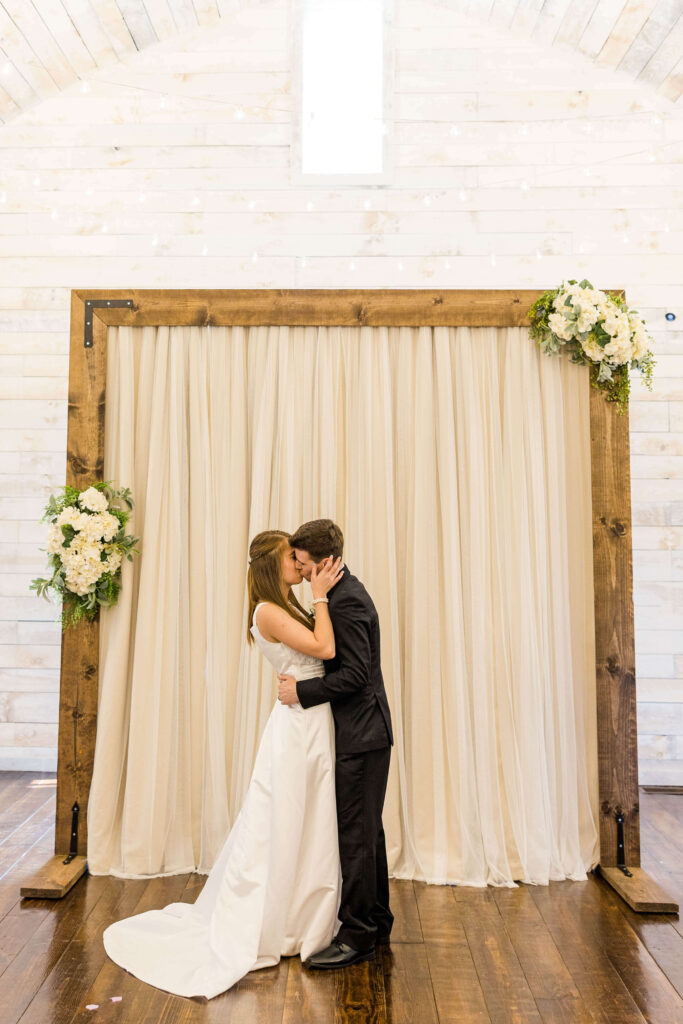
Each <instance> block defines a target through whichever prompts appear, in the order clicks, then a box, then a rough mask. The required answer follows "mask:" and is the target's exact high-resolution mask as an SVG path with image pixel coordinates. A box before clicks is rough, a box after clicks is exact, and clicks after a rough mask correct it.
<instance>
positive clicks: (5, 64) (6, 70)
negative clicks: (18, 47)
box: [2, 60, 12, 75]
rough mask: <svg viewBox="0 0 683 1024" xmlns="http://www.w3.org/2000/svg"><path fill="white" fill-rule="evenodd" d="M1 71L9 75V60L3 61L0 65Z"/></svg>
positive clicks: (10, 69)
mask: <svg viewBox="0 0 683 1024" xmlns="http://www.w3.org/2000/svg"><path fill="white" fill-rule="evenodd" d="M2 73H3V75H10V74H11V73H12V63H11V61H9V60H6V61H5V63H4V64H3V65H2Z"/></svg>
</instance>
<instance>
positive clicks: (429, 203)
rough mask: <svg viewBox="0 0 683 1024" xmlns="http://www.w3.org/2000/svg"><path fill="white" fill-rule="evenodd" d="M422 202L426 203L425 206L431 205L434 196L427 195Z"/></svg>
mask: <svg viewBox="0 0 683 1024" xmlns="http://www.w3.org/2000/svg"><path fill="white" fill-rule="evenodd" d="M422 202H423V203H424V204H425V206H431V205H432V197H431V196H425V197H424V199H423V200H422Z"/></svg>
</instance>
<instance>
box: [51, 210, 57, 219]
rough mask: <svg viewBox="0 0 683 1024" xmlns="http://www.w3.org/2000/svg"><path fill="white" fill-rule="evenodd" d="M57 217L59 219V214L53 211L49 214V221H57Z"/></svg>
mask: <svg viewBox="0 0 683 1024" xmlns="http://www.w3.org/2000/svg"><path fill="white" fill-rule="evenodd" d="M58 217H59V214H58V213H57V211H56V210H53V211H52V213H51V214H50V220H57V218H58Z"/></svg>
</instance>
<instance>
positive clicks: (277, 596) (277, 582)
mask: <svg viewBox="0 0 683 1024" xmlns="http://www.w3.org/2000/svg"><path fill="white" fill-rule="evenodd" d="M288 546H289V534H288V533H285V532H284V531H283V530H264V531H263V533H257V534H256V536H255V537H254V539H253V540H252V542H251V544H250V545H249V571H248V572H247V593H248V595H249V613H248V616H247V643H250V644H251V643H253V642H254V638H253V636H252V634H251V631H250V627H251V624H252V622H253V619H254V609H255V608H256V605H257V604H259V603H260V602H261V601H272V603H273V604H276V605H277V606H278V607H279V608H282V609H283V610H284V611H286V612H287V614H288V615H291V616H292V618H293V619H296V620H297V622H301V623H302V625H304V626H306V628H307V629H310V630H311V631H312V630H313V623H312V622H311V620H310V618H309V617H308V615H307V614H306V612H305V611H304V609H303V608H302V607H301V605H300V604H299V602H298V601H297V599H296V597H295V595H294V594H293V593H292V588H291V587H290V588H289V589H288V591H287V596H286V597H285V595H284V592H283V582H284V581H283V579H282V552H283V550H284V548H286V547H288Z"/></svg>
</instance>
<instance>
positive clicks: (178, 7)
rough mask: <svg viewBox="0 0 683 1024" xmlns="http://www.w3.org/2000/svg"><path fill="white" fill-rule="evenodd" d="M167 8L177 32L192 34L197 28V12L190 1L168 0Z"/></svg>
mask: <svg viewBox="0 0 683 1024" xmlns="http://www.w3.org/2000/svg"><path fill="white" fill-rule="evenodd" d="M168 6H169V7H170V8H171V14H172V15H173V20H174V22H175V25H176V28H177V29H178V31H179V32H192V31H194V29H196V28H197V12H196V11H195V9H194V4H193V2H192V0H168Z"/></svg>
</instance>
